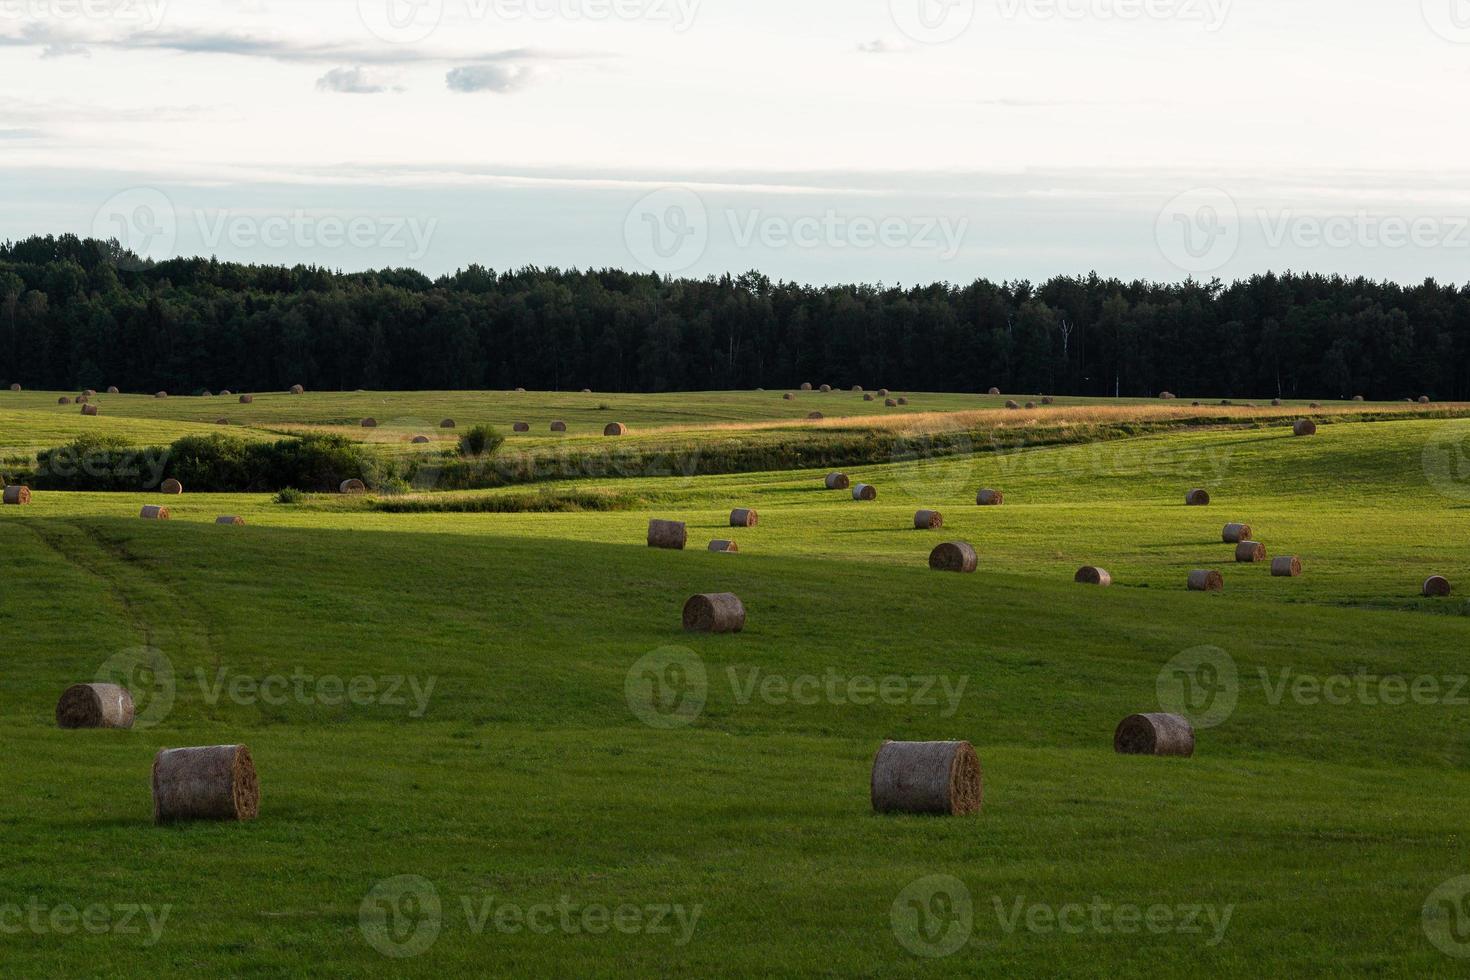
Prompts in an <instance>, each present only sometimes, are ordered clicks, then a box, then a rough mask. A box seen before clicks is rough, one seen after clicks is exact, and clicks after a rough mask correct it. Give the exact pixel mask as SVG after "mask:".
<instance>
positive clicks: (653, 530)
mask: <svg viewBox="0 0 1470 980" xmlns="http://www.w3.org/2000/svg"><path fill="white" fill-rule="evenodd" d="M688 543H689V527H688V526H687V525H686V524H685V523H684V522H683V521H661V520H659V519H657V518H654V519H653V520H651V521H649V522H648V546H649V547H650V548H665V549H668V550H670V551H683V550H684V546H685V545H686V544H688Z"/></svg>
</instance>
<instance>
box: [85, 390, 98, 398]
mask: <svg viewBox="0 0 1470 980" xmlns="http://www.w3.org/2000/svg"><path fill="white" fill-rule="evenodd" d="M82 394H83V395H85V396H87V397H88V398H96V397H97V389H95V388H88V389H87V390H86V391H84V392H82Z"/></svg>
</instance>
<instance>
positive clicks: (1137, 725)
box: [1113, 714, 1194, 759]
mask: <svg viewBox="0 0 1470 980" xmlns="http://www.w3.org/2000/svg"><path fill="white" fill-rule="evenodd" d="M1113 751H1114V752H1116V753H1118V754H1119V755H1169V756H1179V757H1182V758H1185V759H1187V758H1189V757H1190V756H1192V755H1194V726H1193V725H1191V724H1190V723H1189V719H1188V718H1184V717H1182V716H1180V715H1168V714H1147V715H1129V716H1128V717H1127V718H1124V719H1123V720H1122V721H1121V722H1119V723H1118V728H1117V730H1116V731H1114V732H1113Z"/></svg>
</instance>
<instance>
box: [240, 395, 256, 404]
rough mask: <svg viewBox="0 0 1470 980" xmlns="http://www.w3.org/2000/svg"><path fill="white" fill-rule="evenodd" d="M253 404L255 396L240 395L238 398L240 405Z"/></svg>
mask: <svg viewBox="0 0 1470 980" xmlns="http://www.w3.org/2000/svg"><path fill="white" fill-rule="evenodd" d="M254 402H255V396H254V395H241V396H240V404H241V405H250V404H253V403H254Z"/></svg>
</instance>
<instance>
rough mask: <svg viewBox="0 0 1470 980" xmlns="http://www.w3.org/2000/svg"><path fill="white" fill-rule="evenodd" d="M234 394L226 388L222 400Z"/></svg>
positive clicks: (221, 393)
mask: <svg viewBox="0 0 1470 980" xmlns="http://www.w3.org/2000/svg"><path fill="white" fill-rule="evenodd" d="M108 391H109V394H110V393H111V389H108ZM233 394H234V392H233V391H231V390H230V389H228V388H226V389H225V390H223V391H221V392H220V397H221V398H229V397H230V396H232V395H233Z"/></svg>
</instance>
